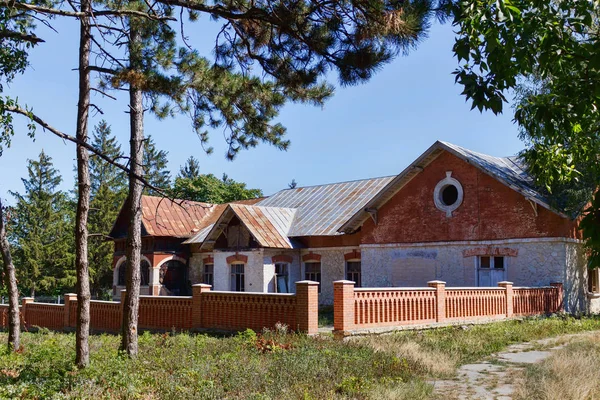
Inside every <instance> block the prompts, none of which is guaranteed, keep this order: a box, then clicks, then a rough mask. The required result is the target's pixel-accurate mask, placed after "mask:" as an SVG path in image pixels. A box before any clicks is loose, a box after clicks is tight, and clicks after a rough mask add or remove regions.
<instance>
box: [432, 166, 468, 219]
mask: <svg viewBox="0 0 600 400" xmlns="http://www.w3.org/2000/svg"><path fill="white" fill-rule="evenodd" d="M462 200H463V189H462V185H461V184H460V182H459V181H457V180H456V179H454V178H453V177H452V171H447V172H446V177H445V178H444V179H442V180H441V181H439V182H438V184H437V185H436V186H435V190H434V192H433V201H434V202H435V206H436V207H437V209H438V210H440V211H444V212H445V213H446V216H447V217H451V216H452V211H454V210H456V209H457V208H458V207H460V205H461V204H462Z"/></svg>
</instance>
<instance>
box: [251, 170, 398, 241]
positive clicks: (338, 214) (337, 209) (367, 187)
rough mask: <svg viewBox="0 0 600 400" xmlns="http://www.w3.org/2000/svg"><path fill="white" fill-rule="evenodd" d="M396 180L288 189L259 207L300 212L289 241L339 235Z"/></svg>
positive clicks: (258, 204)
mask: <svg viewBox="0 0 600 400" xmlns="http://www.w3.org/2000/svg"><path fill="white" fill-rule="evenodd" d="M393 178H394V177H393V176H388V177H383V178H372V179H363V180H357V181H351V182H342V183H332V184H329V185H319V186H308V187H301V188H295V189H286V190H282V191H280V192H278V193H275V194H274V195H273V196H271V197H268V198H266V199H264V200H262V201H260V202H258V203H257V204H256V205H257V206H260V207H284V208H295V209H297V210H298V211H297V214H296V219H295V220H294V223H293V225H292V226H291V229H290V231H289V234H288V236H289V237H299V236H329V235H338V234H339V233H338V230H339V229H340V227H341V226H342V225H343V224H344V223H345V222H346V221H347V220H348V219H349V218H350V217H351V216H352V215H354V214H356V213H357V212H359V211H360V210H362V209H363V208H364V207H365V204H367V203H368V202H369V201H370V200H371V199H372V198H373V196H375V195H376V194H377V193H378V192H379V191H380V190H381V189H382V188H383V187H384V186H385V185H386V184H388V182H390V181H391V180H392V179H393Z"/></svg>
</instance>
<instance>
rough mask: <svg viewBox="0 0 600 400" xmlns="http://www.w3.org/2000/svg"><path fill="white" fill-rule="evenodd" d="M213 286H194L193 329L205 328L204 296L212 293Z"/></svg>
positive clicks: (201, 284) (199, 284)
mask: <svg viewBox="0 0 600 400" xmlns="http://www.w3.org/2000/svg"><path fill="white" fill-rule="evenodd" d="M211 287H212V286H210V285H207V284H205V283H198V284H196V285H192V329H200V328H203V323H202V294H203V293H206V292H210V288H211Z"/></svg>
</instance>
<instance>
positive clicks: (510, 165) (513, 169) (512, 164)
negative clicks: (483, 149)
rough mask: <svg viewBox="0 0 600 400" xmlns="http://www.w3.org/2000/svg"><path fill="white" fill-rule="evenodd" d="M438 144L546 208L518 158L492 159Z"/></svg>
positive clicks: (542, 196)
mask: <svg viewBox="0 0 600 400" xmlns="http://www.w3.org/2000/svg"><path fill="white" fill-rule="evenodd" d="M440 143H442V144H443V145H444V146H446V147H447V148H449V149H452V150H454V152H455V153H458V154H459V155H462V156H463V157H462V158H464V159H466V160H467V161H468V162H470V163H471V164H475V165H476V166H479V167H480V168H482V169H484V170H485V171H486V172H487V173H488V174H489V175H492V176H494V177H495V178H497V179H499V180H500V181H501V182H503V183H505V184H506V185H508V186H509V187H511V188H513V189H515V190H517V191H518V192H520V193H521V194H523V195H524V196H525V197H528V198H530V199H532V200H533V199H535V200H537V201H539V202H540V203H544V204H540V205H544V206H546V207H547V206H548V199H547V198H546V196H544V195H543V194H542V193H540V191H539V190H538V189H537V188H536V187H535V185H534V181H533V178H532V177H531V176H530V175H529V174H528V173H527V170H526V167H525V165H524V164H523V163H522V161H521V159H520V158H519V157H494V156H489V155H487V154H482V153H477V152H475V151H471V150H468V149H465V148H464V147H460V146H457V145H455V144H452V143H448V142H440Z"/></svg>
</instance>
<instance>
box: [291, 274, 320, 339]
mask: <svg viewBox="0 0 600 400" xmlns="http://www.w3.org/2000/svg"><path fill="white" fill-rule="evenodd" d="M296 324H297V325H298V330H299V331H301V332H306V333H307V334H309V335H315V334H316V333H317V332H318V331H319V282H314V281H300V282H296Z"/></svg>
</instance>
